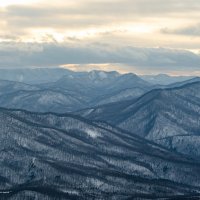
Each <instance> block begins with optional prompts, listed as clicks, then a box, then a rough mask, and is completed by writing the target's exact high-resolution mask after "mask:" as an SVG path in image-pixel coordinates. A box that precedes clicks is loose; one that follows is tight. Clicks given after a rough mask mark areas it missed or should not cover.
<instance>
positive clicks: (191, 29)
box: [161, 23, 200, 36]
mask: <svg viewBox="0 0 200 200" xmlns="http://www.w3.org/2000/svg"><path fill="white" fill-rule="evenodd" d="M161 32H162V33H164V34H177V35H186V36H200V23H198V24H196V25H193V26H188V27H185V28H180V29H176V30H171V29H168V28H164V29H162V30H161Z"/></svg>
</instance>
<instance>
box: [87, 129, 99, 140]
mask: <svg viewBox="0 0 200 200" xmlns="http://www.w3.org/2000/svg"><path fill="white" fill-rule="evenodd" d="M85 132H86V133H87V134H88V135H89V136H90V137H91V138H97V137H100V136H101V134H100V133H99V132H97V131H95V130H91V129H86V130H85Z"/></svg>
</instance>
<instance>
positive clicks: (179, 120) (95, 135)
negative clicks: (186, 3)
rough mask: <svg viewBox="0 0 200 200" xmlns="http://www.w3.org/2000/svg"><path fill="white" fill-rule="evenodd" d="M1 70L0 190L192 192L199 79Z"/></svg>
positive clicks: (69, 195)
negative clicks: (151, 79)
mask: <svg viewBox="0 0 200 200" xmlns="http://www.w3.org/2000/svg"><path fill="white" fill-rule="evenodd" d="M0 72H1V73H0V107H1V108H0V144H1V145H0V146H1V147H0V148H1V151H0V153H1V158H2V159H1V162H0V166H1V167H0V172H1V173H0V185H1V187H0V198H2V199H13V200H18V199H20V200H21V199H27V198H32V199H37V198H38V199H52V200H53V199H120V200H121V199H175V198H176V199H184V198H186V199H187V197H188V196H196V197H197V199H198V196H200V177H199V174H200V173H199V172H200V150H199V145H200V137H199V136H200V129H199V127H200V103H199V102H200V92H199V91H200V79H199V77H184V78H183V77H180V79H179V78H178V77H176V78H173V77H171V78H170V77H168V76H166V77H167V78H166V81H165V80H164V79H163V82H159V81H158V80H159V78H158V76H155V80H156V81H155V82H152V81H150V82H148V80H147V79H145V80H144V77H139V76H137V75H135V74H132V73H129V74H119V73H118V72H115V71H112V72H104V71H91V72H73V71H70V70H65V69H26V70H25V69H23V70H21V69H18V70H16V69H15V70H12V69H10V71H9V70H0ZM30 72H31V73H30ZM162 77H165V76H162ZM183 80H184V81H183ZM173 81H175V82H173ZM176 81H177V82H176ZM168 83H169V84H168ZM69 113H70V114H69Z"/></svg>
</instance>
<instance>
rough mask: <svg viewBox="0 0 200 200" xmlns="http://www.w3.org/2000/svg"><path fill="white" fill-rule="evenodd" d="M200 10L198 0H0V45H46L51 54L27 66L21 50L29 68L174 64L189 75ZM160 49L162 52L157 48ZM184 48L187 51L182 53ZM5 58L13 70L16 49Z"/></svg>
mask: <svg viewBox="0 0 200 200" xmlns="http://www.w3.org/2000/svg"><path fill="white" fill-rule="evenodd" d="M199 9H200V2H199V1H196V0H191V1H188V0H183V1H181V2H180V1H179V0H169V1H162V0H134V1H133V0H102V1H96V0H77V1H71V2H67V1H63V0H51V1H47V0H6V1H0V26H1V30H0V45H1V46H3V47H4V46H6V45H7V46H10V47H12V46H14V47H16V48H17V46H19V47H18V48H19V49H20V48H21V47H22V49H24V46H30V47H31V46H33V44H35V45H36V46H37V45H39V46H41V47H42V48H41V49H43V50H41V51H40V54H41V56H43V57H44V58H45V56H47V58H46V59H44V62H43V63H37V61H36V60H34V59H36V58H35V57H34V56H33V57H34V58H31V60H27V61H26V62H25V63H24V61H23V60H20V59H21V58H20V56H21V54H20V56H19V55H18V51H16V52H15V54H16V55H14V56H15V57H16V58H15V59H16V61H18V66H20V65H21V64H20V63H23V65H24V66H25V65H28V66H36V65H39V66H42V65H43V64H44V65H51V66H55V65H57V66H60V65H63V64H65V63H67V64H69V63H74V64H76V63H79V64H80V62H81V61H83V62H84V63H87V64H88V65H87V66H86V65H85V66H84V67H85V68H87V69H91V68H97V69H104V70H105V69H112V68H115V69H119V70H120V71H126V72H127V71H137V73H145V71H146V72H148V73H149V71H151V72H153V73H154V72H155V73H156V71H158V70H161V71H162V72H163V73H164V72H166V73H168V68H169V67H168V65H169V64H170V65H172V67H171V68H170V69H171V73H172V72H173V71H176V70H174V69H175V68H176V69H177V71H179V70H182V71H185V72H186V68H187V69H188V68H190V67H191V69H189V70H188V71H191V70H194V71H195V73H197V71H198V66H199V63H200V62H199V46H200V21H199V18H200V13H199ZM5 43H7V44H5ZM24 44H25V45H24ZM88 47H89V48H90V52H89V53H88V50H87V48H88ZM156 47H162V48H161V50H156ZM51 48H52V49H51ZM54 48H55V49H56V50H55V52H54V50H53V49H54ZM137 48H139V49H138V50H137ZM25 49H30V48H27V47H26V48H25ZM39 49H40V48H39ZM58 49H59V51H60V52H59V55H57V50H58ZM71 49H72V51H74V52H73V53H71V51H70V50H71ZM120 49H123V50H120ZM135 49H136V50H135ZM163 49H166V50H163ZM45 50H46V51H45ZM184 50H186V51H187V52H186V53H185V52H184V53H183V52H182V51H184ZM4 51H5V50H4ZM177 51H178V52H179V53H177ZM23 52H25V51H23ZM50 52H51V54H50ZM166 52H167V53H166ZM0 53H1V52H0ZM192 53H193V54H192ZM27 54H28V56H30V54H31V53H30V52H27ZM49 54H50V55H51V57H52V55H53V56H54V54H55V58H54V59H52V60H51V61H49V60H50V58H49ZM2 55H4V56H3V57H2V59H1V61H0V67H1V66H11V65H12V64H10V62H11V61H10V60H9V58H10V55H12V56H13V50H12V48H9V50H8V52H7V54H6V55H8V58H7V57H6V56H5V54H3V53H2ZM36 56H39V54H38V53H37V55H36ZM71 57H72V58H73V59H70V58H71ZM26 58H29V57H26ZM41 59H42V57H40V60H41ZM185 59H186V60H185ZM13 60H14V59H13ZM127 60H129V61H127ZM157 60H158V61H157ZM182 60H184V62H182ZM8 61H9V62H8ZM154 61H155V62H154ZM90 62H91V63H96V65H94V64H91V65H90ZM149 62H151V65H148V63H149ZM84 63H83V64H84ZM102 63H108V64H106V65H105V64H102ZM116 63H117V64H116ZM125 63H127V65H126V66H125ZM152 63H155V65H156V68H155V69H153V67H154V66H153V64H152ZM147 65H148V67H147ZM175 65H176V66H175ZM109 66H111V67H109ZM166 66H167V67H166ZM186 66H187V67H186ZM192 66H193V67H192ZM79 68H80V67H79ZM81 69H82V68H81ZM172 70H173V71H172Z"/></svg>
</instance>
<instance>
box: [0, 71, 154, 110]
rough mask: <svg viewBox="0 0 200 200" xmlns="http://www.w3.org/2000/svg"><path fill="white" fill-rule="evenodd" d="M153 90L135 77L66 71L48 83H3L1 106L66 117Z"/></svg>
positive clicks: (0, 81) (0, 91) (108, 73)
mask: <svg viewBox="0 0 200 200" xmlns="http://www.w3.org/2000/svg"><path fill="white" fill-rule="evenodd" d="M44 71H45V70H44ZM44 71H42V72H44ZM39 72H40V71H39ZM51 72H54V70H53V71H51ZM50 74H51V73H50ZM51 75H53V74H51ZM63 75H64V74H63ZM152 87H153V86H152V85H150V84H149V83H148V82H145V81H143V80H142V79H140V78H139V77H138V76H136V75H134V74H124V75H121V74H119V73H117V72H103V71H91V72H73V71H67V75H64V76H62V78H60V79H59V80H57V81H53V82H49V83H41V84H27V83H23V82H14V81H4V80H0V104H1V106H2V107H6V108H18V109H26V110H30V111H37V112H48V111H52V112H59V113H60V112H61V113H65V112H70V111H75V110H79V109H83V108H86V107H89V106H93V105H100V104H106V103H110V102H115V101H121V100H127V99H132V98H137V97H139V96H141V95H142V94H144V93H145V92H147V91H149V90H150V89H151V88H152Z"/></svg>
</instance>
